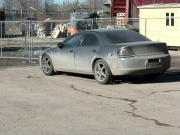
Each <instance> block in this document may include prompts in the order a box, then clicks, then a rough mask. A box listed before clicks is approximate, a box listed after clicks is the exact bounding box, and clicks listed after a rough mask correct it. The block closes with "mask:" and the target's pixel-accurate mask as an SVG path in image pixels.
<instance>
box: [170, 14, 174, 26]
mask: <svg viewBox="0 0 180 135" xmlns="http://www.w3.org/2000/svg"><path fill="white" fill-rule="evenodd" d="M171 26H174V13H171Z"/></svg>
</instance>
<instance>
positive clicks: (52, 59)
mask: <svg viewBox="0 0 180 135" xmlns="http://www.w3.org/2000/svg"><path fill="white" fill-rule="evenodd" d="M45 55H48V56H49V57H50V59H51V62H52V65H53V68H54V71H55V72H57V70H56V66H55V64H54V60H53V59H52V56H51V55H50V54H49V53H44V54H43V55H42V56H41V62H42V59H43V57H44V56H45Z"/></svg>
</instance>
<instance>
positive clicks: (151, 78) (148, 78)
mask: <svg viewBox="0 0 180 135" xmlns="http://www.w3.org/2000/svg"><path fill="white" fill-rule="evenodd" d="M158 76H159V73H157V74H149V75H144V78H146V79H147V80H154V79H156V78H157V77H158Z"/></svg>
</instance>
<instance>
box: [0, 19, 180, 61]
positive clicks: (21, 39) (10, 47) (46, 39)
mask: <svg viewBox="0 0 180 135" xmlns="http://www.w3.org/2000/svg"><path fill="white" fill-rule="evenodd" d="M179 19H180V18H174V22H170V23H168V22H167V20H166V19H132V18H131V19H117V18H96V19H81V20H73V21H70V20H64V21H59V20H45V21H1V22H0V57H1V58H23V59H27V60H29V61H30V62H31V61H32V60H33V59H37V58H38V53H37V52H38V51H41V50H44V49H45V48H48V47H52V46H55V45H56V44H57V43H58V42H60V41H62V40H63V39H64V38H66V37H67V36H69V35H72V34H74V33H76V32H78V31H84V30H90V29H105V28H116V29H117V28H128V29H132V30H134V31H137V32H140V33H141V34H143V35H145V36H147V37H148V38H150V39H151V40H154V41H163V42H167V44H168V46H171V47H177V48H178V47H179V46H180V45H179V41H178V40H179V39H180V37H179V36H180V34H179V33H180V27H179V25H180V23H179ZM71 30H72V31H71Z"/></svg>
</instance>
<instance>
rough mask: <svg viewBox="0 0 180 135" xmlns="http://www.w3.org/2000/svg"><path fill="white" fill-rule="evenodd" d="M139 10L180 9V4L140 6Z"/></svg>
mask: <svg viewBox="0 0 180 135" xmlns="http://www.w3.org/2000/svg"><path fill="white" fill-rule="evenodd" d="M138 8H180V3H168V4H149V5H142V6H138Z"/></svg>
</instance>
